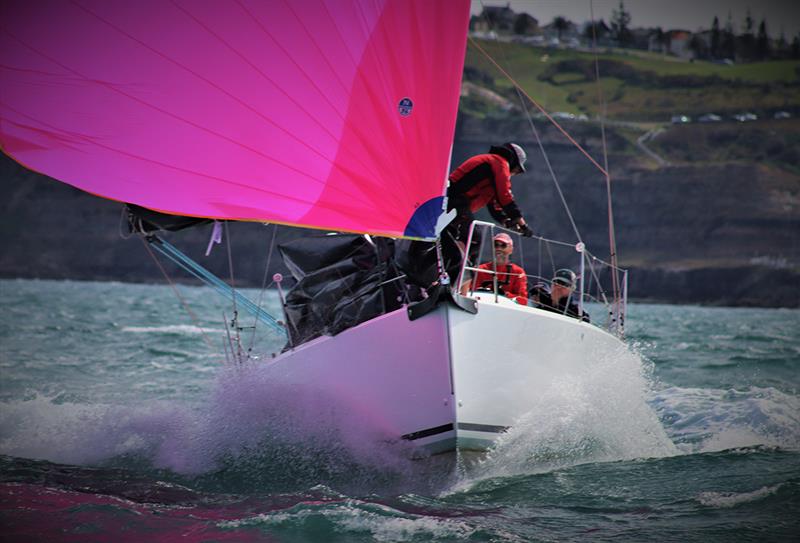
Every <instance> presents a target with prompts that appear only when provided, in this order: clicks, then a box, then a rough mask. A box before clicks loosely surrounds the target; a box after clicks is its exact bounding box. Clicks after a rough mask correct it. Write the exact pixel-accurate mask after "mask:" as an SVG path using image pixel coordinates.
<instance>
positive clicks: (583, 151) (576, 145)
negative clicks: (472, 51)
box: [469, 36, 606, 174]
mask: <svg viewBox="0 0 800 543" xmlns="http://www.w3.org/2000/svg"><path fill="white" fill-rule="evenodd" d="M469 41H470V43H471V44H473V45H474V46H475V47H476V48H477V49H478V51H480V52H481V53H482V54H483V55H484V56H485V57H486V58H487V59H489V62H491V63H492V64H493V65H494V66H495V68H497V69H498V70H499V71H500V73H502V74H503V75H504V76H506V78H507V79H508V80H509V81H510V82H511V84H512V85H514V86H515V87H516V88H517V89H519V90H520V92H522V94H524V95H525V98H527V99H528V100H530V101H531V103H532V104H533V105H534V106H536V108H537V109H538V110H539V111H541V112H542V115H544V116H545V117H546V118H547V120H548V121H550V122H551V123H552V125H553V126H555V127H556V128H557V129H558V130H559V132H561V133H562V134H564V137H566V138H567V139H568V140H569V141H570V142H571V143H572V144H573V145H574V146H575V147H577V148H578V150H580V152H581V153H583V154H584V156H586V158H588V159H589V161H590V162H591V163H592V164H594V165H595V167H596V168H597V169H598V170H600V171H601V172H602V173H604V174H606V170H605V168H603V167H602V166H601V165H600V164H598V162H597V161H596V160H595V159H594V158H593V157H592V155H590V154H589V152H588V151H587V150H586V149H584V148H583V147H582V146H581V144H580V143H578V142H577V141H575V139H574V138H573V137H572V136H570V135H569V133H568V132H567V131H566V130H564V128H563V127H562V126H561V125H560V124H558V122H557V121H556V120H555V119H553V117H551V116H550V114H549V113H548V112H547V111H546V110H545V109H544V108H543V107H542V106H541V105H539V102H537V101H536V100H534V99H533V98H532V97H531V95H530V94H528V93H527V92H526V91H525V89H523V88H522V86H521V85H520V84H519V83H517V81H516V80H515V79H514V78H513V77H511V75H509V73H508V72H507V71H506V70H504V69H503V68H502V67H501V66H500V65H499V64H498V63H497V61H495V60H494V58H492V56H491V55H489V53H487V52H486V51H485V50H484V49H483V47H481V46H480V45H478V42H477V41H475V39H474V38H472V37H471V36H470V37H469Z"/></svg>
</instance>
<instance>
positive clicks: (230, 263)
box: [222, 221, 242, 360]
mask: <svg viewBox="0 0 800 543" xmlns="http://www.w3.org/2000/svg"><path fill="white" fill-rule="evenodd" d="M222 224H223V226H224V228H225V246H226V247H227V249H228V269H229V270H230V275H231V300H232V301H233V320H232V321H231V326H236V330H234V332H235V334H236V344H237V345H238V346H239V352H238V353H237V355H238V357H237V360H241V354H242V353H241V342H240V341H239V339H240V337H239V336H240V334H239V311H238V310H237V308H236V283H235V281H234V278H233V250H232V249H231V245H232V244H231V235H230V231H229V230H228V222H227V221H225V222H224V223H222ZM226 328H227V324H226ZM231 350H233V345H231Z"/></svg>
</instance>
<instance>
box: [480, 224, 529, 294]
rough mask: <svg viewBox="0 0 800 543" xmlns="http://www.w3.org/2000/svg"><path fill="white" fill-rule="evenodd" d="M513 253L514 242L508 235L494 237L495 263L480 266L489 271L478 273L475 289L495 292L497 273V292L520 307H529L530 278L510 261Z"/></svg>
mask: <svg viewBox="0 0 800 543" xmlns="http://www.w3.org/2000/svg"><path fill="white" fill-rule="evenodd" d="M512 252H514V241H513V240H512V239H511V236H509V235H508V234H506V233H500V234H497V235H496V236H495V237H494V261H492V262H484V263H483V264H481V265H480V266H478V268H479V269H481V270H488V271H486V272H477V273H476V275H475V288H476V289H480V290H491V291H494V276H495V273H496V275H497V291H498V292H499V293H500V294H502V295H504V296H506V297H507V298H511V299H512V300H514V301H516V302H517V303H518V304H520V305H528V278H527V276H526V275H525V270H523V269H522V268H521V267H520V266H517V265H516V264H513V263H512V262H511V261H510V260H511V253H512ZM490 272H495V273H490Z"/></svg>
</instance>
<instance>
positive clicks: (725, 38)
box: [719, 11, 736, 60]
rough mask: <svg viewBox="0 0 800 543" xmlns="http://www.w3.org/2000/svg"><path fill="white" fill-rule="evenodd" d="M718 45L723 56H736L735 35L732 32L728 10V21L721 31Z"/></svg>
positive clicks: (730, 57) (731, 57)
mask: <svg viewBox="0 0 800 543" xmlns="http://www.w3.org/2000/svg"><path fill="white" fill-rule="evenodd" d="M719 47H720V49H721V50H722V51H721V53H722V55H723V56H724V57H725V58H729V59H731V60H733V59H734V58H736V35H735V34H734V33H733V20H732V19H731V12H730V11H729V12H728V22H727V23H725V30H723V31H722V36H721V39H720V44H719Z"/></svg>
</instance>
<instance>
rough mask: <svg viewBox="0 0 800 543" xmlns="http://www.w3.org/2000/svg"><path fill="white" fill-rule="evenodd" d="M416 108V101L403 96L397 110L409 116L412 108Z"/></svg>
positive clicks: (402, 114)
mask: <svg viewBox="0 0 800 543" xmlns="http://www.w3.org/2000/svg"><path fill="white" fill-rule="evenodd" d="M412 109H414V102H412V101H411V98H408V97H406V98H403V99H402V100H400V103H399V104H397V111H398V112H399V113H400V115H401V116H403V117H408V116H409V115H411V110H412Z"/></svg>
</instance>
